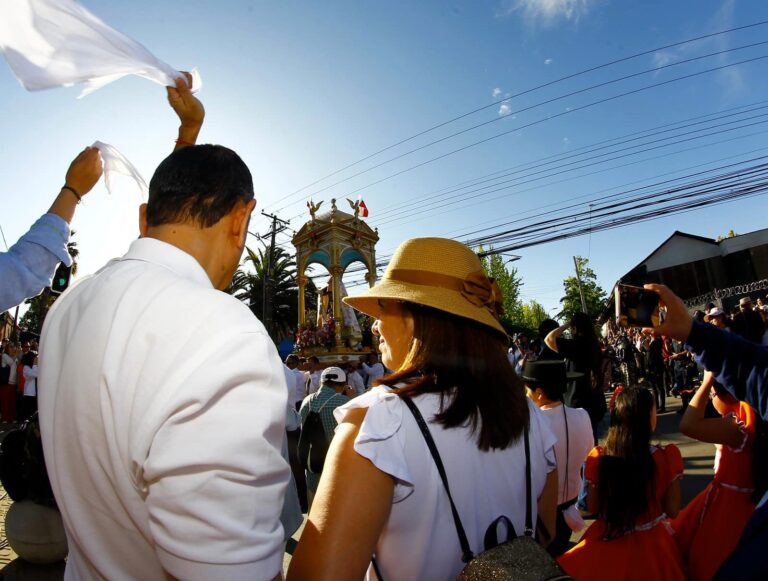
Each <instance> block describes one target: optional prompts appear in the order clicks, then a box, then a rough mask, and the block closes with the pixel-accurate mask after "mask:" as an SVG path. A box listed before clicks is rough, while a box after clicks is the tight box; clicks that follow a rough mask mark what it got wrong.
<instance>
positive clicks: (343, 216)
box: [292, 199, 379, 360]
mask: <svg viewBox="0 0 768 581" xmlns="http://www.w3.org/2000/svg"><path fill="white" fill-rule="evenodd" d="M347 202H349V205H350V207H351V208H352V210H353V212H354V213H353V214H348V213H347V212H342V211H341V210H339V209H338V208H337V207H336V200H335V199H332V200H331V205H330V207H329V208H328V211H326V212H323V213H320V212H319V210H320V207H321V206H322V205H323V202H319V203H317V204H315V203H313V202H312V201H309V202H307V207H308V208H309V216H310V219H309V221H308V222H307V223H306V224H304V225H303V226H302V227H301V228H300V229H299V231H298V232H296V234H295V235H294V236H293V239H292V242H293V245H294V246H295V247H296V270H297V279H298V285H299V331H298V333H297V345H298V346H299V348H300V349H301V351H302V352H303V353H305V354H315V355H318V357H321V356H322V358H323V359H328V358H330V359H335V360H346V359H347V358H348V357H345V355H347V356H349V355H353V354H359V353H360V352H362V351H366V350H370V349H367V348H364V347H363V346H362V332H361V329H360V325H359V324H358V322H357V316H356V315H355V312H354V311H353V309H352V308H351V307H349V306H347V305H345V304H344V303H342V301H341V299H342V298H343V297H344V296H346V289H345V288H344V284H343V283H342V277H343V275H344V272H345V271H346V270H347V268H348V267H349V266H350V265H351V264H353V263H355V262H361V263H362V264H363V265H364V266H365V269H366V271H367V273H366V276H365V280H366V281H367V282H368V285H369V286H373V285H374V283H375V282H376V249H375V248H376V242H378V240H379V234H378V231H377V230H373V229H371V228H370V226H368V224H366V223H365V222H364V221H363V220H361V219H360V212H361V210H362V208H361V205H360V201H352V200H347ZM312 264H320V265H322V266H324V267H325V268H326V270H327V271H328V273H329V275H330V276H329V278H328V280H327V283H323V282H322V281H321V282H320V284H317V287H318V291H317V293H318V297H317V317H316V320H313V321H309V320H307V305H306V304H304V302H305V301H304V296H305V295H304V289H305V287H306V286H307V284H308V283H309V277H307V275H306V271H307V268H308V267H309V266H310V265H312ZM318 337H322V340H319V339H318Z"/></svg>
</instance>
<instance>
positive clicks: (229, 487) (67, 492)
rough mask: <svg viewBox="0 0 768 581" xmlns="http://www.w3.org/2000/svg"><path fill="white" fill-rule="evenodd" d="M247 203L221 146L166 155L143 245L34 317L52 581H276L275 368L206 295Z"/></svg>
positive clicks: (215, 288)
mask: <svg viewBox="0 0 768 581" xmlns="http://www.w3.org/2000/svg"><path fill="white" fill-rule="evenodd" d="M177 96H178V95H177ZM169 97H173V95H169ZM182 97H183V98H184V99H187V100H188V102H187V105H189V103H191V105H189V106H194V102H192V101H189V100H191V99H194V97H192V96H191V94H189V93H188V91H187V93H186V94H185V95H182ZM195 101H196V100H195ZM172 104H173V101H172ZM198 105H199V102H198ZM177 112H178V109H177ZM200 113H201V115H200V117H202V106H200ZM181 116H182V115H181V113H180V117H181ZM184 129H185V127H184V118H182V130H180V137H179V141H180V142H181V141H190V140H191V141H194V138H195V137H196V132H194V135H192V136H191V139H190V138H189V137H186V138H185V133H184ZM255 203H256V202H255V200H254V199H253V182H252V178H251V175H250V172H249V171H248V168H247V167H246V165H245V164H244V163H243V161H242V160H241V159H240V158H239V157H238V156H237V155H236V154H235V153H234V152H233V151H231V150H228V149H226V148H224V147H221V146H214V145H200V146H189V147H184V148H180V149H177V151H175V152H174V153H173V154H171V155H170V156H169V157H168V158H166V159H165V160H164V161H163V162H162V163H161V164H160V165H159V166H158V168H157V170H156V171H155V175H154V176H153V178H152V181H151V183H150V188H149V202H148V204H143V205H142V206H141V209H140V231H141V238H140V239H138V240H136V241H134V242H133V243H132V244H131V246H130V248H129V250H128V252H127V254H125V256H123V257H121V258H118V259H115V260H113V261H111V262H109V263H108V264H107V265H106V266H105V267H103V268H102V269H101V270H100V271H99V272H97V273H96V274H95V275H93V276H90V277H86V278H85V279H82V280H81V281H79V282H78V283H77V284H75V285H73V286H72V287H71V288H70V289H69V290H67V291H66V292H65V293H64V294H63V295H62V296H61V297H60V298H59V299H58V300H57V301H56V303H55V304H54V306H53V308H52V309H51V310H50V312H49V314H48V317H47V320H46V322H45V327H44V330H43V336H42V341H41V350H40V353H41V362H40V379H39V382H40V402H39V403H40V426H41V432H42V437H43V446H44V450H45V457H46V460H47V461H46V464H47V468H48V474H49V476H50V480H51V485H52V487H53V491H54V494H55V497H56V500H57V503H58V506H59V508H60V510H61V513H62V517H63V520H64V525H65V528H66V532H67V539H68V543H69V558H68V560H67V567H66V572H65V578H66V579H142V580H155V579H156V580H158V581H160V580H165V579H168V578H176V579H259V580H269V579H279V578H281V574H282V557H283V540H284V539H283V528H282V526H281V524H280V521H279V516H280V512H281V509H282V507H283V499H284V495H285V491H286V486H287V483H288V479H289V469H288V465H287V463H286V462H285V460H283V458H282V457H281V455H280V448H281V444H282V440H283V437H284V436H283V431H284V429H285V416H286V404H287V395H286V385H285V378H284V375H283V370H282V363H281V361H280V358H279V356H278V354H277V351H276V349H275V346H274V344H273V342H272V341H271V340H270V338H269V336H268V334H267V333H266V331H265V329H264V326H263V325H262V324H261V322H259V321H258V320H257V319H256V318H255V317H254V316H253V315H252V313H251V312H250V310H249V309H248V308H247V307H246V306H245V305H244V304H243V303H241V302H240V301H238V300H236V299H234V298H233V297H231V296H229V295H227V294H225V293H223V292H221V290H223V289H225V288H226V287H227V286H228V284H229V282H230V280H231V278H232V275H233V273H234V272H235V269H236V268H237V266H238V263H239V260H240V256H241V254H242V251H243V248H244V245H245V237H246V233H247V229H248V223H249V219H250V215H251V212H252V211H253V209H254V206H255Z"/></svg>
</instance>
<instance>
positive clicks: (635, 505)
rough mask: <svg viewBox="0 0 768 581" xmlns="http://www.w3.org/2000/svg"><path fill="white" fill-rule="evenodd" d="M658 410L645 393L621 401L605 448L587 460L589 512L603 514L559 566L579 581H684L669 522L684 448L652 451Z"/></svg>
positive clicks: (676, 503) (634, 390) (630, 392)
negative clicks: (681, 453)
mask: <svg viewBox="0 0 768 581" xmlns="http://www.w3.org/2000/svg"><path fill="white" fill-rule="evenodd" d="M655 428H656V406H655V404H654V401H653V395H652V394H651V392H650V391H648V390H647V389H643V388H640V387H630V388H627V389H624V390H623V391H622V392H621V393H619V394H618V395H617V396H616V402H615V407H614V409H613V411H612V412H611V427H610V429H609V430H608V435H607V436H606V439H605V446H597V447H596V448H594V449H593V450H592V452H591V453H590V455H589V457H588V458H587V464H586V469H585V473H584V475H585V477H586V480H587V481H588V482H589V490H588V493H587V506H588V508H589V511H590V512H592V513H595V514H597V515H598V518H597V520H596V521H595V522H594V523H593V524H592V526H590V527H589V528H588V529H587V531H586V532H585V533H584V536H583V537H582V538H581V541H580V542H579V544H578V545H576V546H575V547H573V548H572V549H571V550H570V551H568V552H567V553H565V554H564V555H562V556H561V557H560V558H559V559H558V562H559V563H560V565H561V566H562V567H563V568H564V569H565V571H566V572H567V573H569V574H570V575H571V576H572V577H573V578H574V579H576V580H577V581H582V580H584V581H591V580H593V579H594V580H602V579H605V580H615V579H622V580H635V579H636V580H638V581H641V580H642V581H647V580H648V579H653V580H654V581H666V580H683V579H685V574H684V573H683V562H682V557H681V556H680V552H679V551H678V549H677V545H675V541H674V540H673V538H672V530H671V528H670V526H669V520H668V516H676V515H677V513H678V512H679V510H680V476H681V475H682V473H683V461H682V457H681V456H680V450H678V449H677V447H676V446H674V445H672V444H670V445H668V446H665V447H661V446H652V445H651V433H652V432H653V430H655Z"/></svg>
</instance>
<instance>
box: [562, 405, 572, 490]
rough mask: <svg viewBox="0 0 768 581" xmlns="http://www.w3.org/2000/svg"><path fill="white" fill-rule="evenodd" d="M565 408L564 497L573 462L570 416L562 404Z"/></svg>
mask: <svg viewBox="0 0 768 581" xmlns="http://www.w3.org/2000/svg"><path fill="white" fill-rule="evenodd" d="M560 405H561V406H562V408H563V421H564V422H565V470H563V472H564V474H563V496H568V465H569V464H570V461H571V439H570V438H569V437H568V414H567V413H566V411H565V404H564V403H561V404H560ZM567 500H568V498H563V497H561V498H560V501H561V502H560V503H561V504H562V503H563V502H565V501H567Z"/></svg>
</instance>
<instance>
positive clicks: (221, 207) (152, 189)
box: [147, 145, 253, 228]
mask: <svg viewBox="0 0 768 581" xmlns="http://www.w3.org/2000/svg"><path fill="white" fill-rule="evenodd" d="M252 199H253V179H252V178H251V172H250V171H249V170H248V167H247V166H246V165H245V163H244V162H243V160H242V159H240V157H239V156H238V155H237V154H236V153H235V152H234V151H232V150H231V149H227V148H226V147H222V146H221V145H190V146H188V147H184V148H182V149H178V150H176V151H174V152H173V153H172V154H171V155H169V156H168V157H166V158H165V159H164V160H163V161H162V162H161V163H160V165H159V166H157V169H156V170H155V175H153V176H152V180H151V181H150V182H149V202H148V203H147V225H148V226H161V225H163V224H175V223H179V222H194V223H196V224H197V225H199V226H201V227H203V228H209V227H210V226H213V225H214V224H216V223H217V222H218V221H219V220H221V219H222V218H223V217H224V216H226V215H227V214H229V213H230V212H231V211H232V209H233V208H234V207H235V204H237V202H244V203H248V202H249V201H251V200H252Z"/></svg>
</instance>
